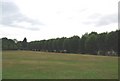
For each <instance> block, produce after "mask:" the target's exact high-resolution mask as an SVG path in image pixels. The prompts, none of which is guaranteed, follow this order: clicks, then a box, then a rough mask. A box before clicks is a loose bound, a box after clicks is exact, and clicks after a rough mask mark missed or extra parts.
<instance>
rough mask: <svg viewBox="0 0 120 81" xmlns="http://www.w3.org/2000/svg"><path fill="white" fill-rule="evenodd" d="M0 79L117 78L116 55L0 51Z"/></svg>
mask: <svg viewBox="0 0 120 81" xmlns="http://www.w3.org/2000/svg"><path fill="white" fill-rule="evenodd" d="M2 77H3V79H118V58H117V57H112V56H94V55H82V54H62V53H49V52H34V51H3V75H2Z"/></svg>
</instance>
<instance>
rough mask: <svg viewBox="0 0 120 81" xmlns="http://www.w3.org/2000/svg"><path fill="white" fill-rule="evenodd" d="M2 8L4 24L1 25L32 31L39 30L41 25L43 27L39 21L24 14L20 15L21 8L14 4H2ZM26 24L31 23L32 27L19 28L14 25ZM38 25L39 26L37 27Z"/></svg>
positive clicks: (0, 6)
mask: <svg viewBox="0 0 120 81" xmlns="http://www.w3.org/2000/svg"><path fill="white" fill-rule="evenodd" d="M0 8H2V17H1V18H2V22H0V24H2V25H6V26H11V27H19V28H24V29H30V30H38V29H39V27H37V26H40V25H43V24H42V23H41V22H39V21H37V20H33V19H31V18H28V17H26V16H25V15H23V14H22V13H20V11H19V8H18V7H17V6H16V5H15V4H14V3H13V2H2V4H1V5H0ZM15 22H16V23H20V22H26V23H29V24H30V25H31V26H30V27H25V26H19V25H17V24H14V23H15ZM36 25H37V26H36Z"/></svg>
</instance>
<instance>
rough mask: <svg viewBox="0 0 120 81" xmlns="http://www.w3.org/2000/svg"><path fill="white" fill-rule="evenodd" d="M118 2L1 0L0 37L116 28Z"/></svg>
mask: <svg viewBox="0 0 120 81" xmlns="http://www.w3.org/2000/svg"><path fill="white" fill-rule="evenodd" d="M118 1H119V0H1V1H0V10H2V13H1V14H0V19H1V20H0V38H2V37H7V38H10V39H17V40H23V38H24V37H27V39H28V41H33V40H42V39H51V38H57V37H71V36H73V35H78V36H80V37H81V36H82V35H83V34H84V33H86V32H88V33H89V32H91V31H96V32H98V33H101V32H106V31H107V32H110V31H114V30H116V29H118Z"/></svg>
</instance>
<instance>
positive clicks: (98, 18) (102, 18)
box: [84, 13, 118, 27]
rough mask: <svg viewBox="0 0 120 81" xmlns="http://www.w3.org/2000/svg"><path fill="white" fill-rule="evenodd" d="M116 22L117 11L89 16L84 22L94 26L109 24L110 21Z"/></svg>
mask: <svg viewBox="0 0 120 81" xmlns="http://www.w3.org/2000/svg"><path fill="white" fill-rule="evenodd" d="M117 22H118V15H117V13H114V14H109V15H100V14H98V15H95V16H90V17H89V18H88V19H87V21H86V22H84V24H93V25H94V26H96V27H100V26H105V25H109V24H112V23H117Z"/></svg>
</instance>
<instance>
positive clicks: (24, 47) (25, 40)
mask: <svg viewBox="0 0 120 81" xmlns="http://www.w3.org/2000/svg"><path fill="white" fill-rule="evenodd" d="M22 49H23V50H26V49H27V39H26V38H24V39H23V41H22Z"/></svg>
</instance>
